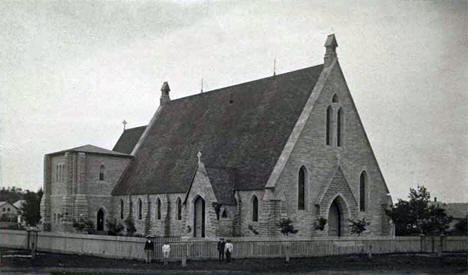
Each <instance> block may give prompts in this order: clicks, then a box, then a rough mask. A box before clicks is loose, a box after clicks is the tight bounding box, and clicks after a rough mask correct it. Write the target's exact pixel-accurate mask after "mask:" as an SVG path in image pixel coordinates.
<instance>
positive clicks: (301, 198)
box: [297, 166, 307, 210]
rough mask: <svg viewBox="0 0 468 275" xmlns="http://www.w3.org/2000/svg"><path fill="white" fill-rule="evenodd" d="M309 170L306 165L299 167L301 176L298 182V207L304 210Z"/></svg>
mask: <svg viewBox="0 0 468 275" xmlns="http://www.w3.org/2000/svg"><path fill="white" fill-rule="evenodd" d="M306 175H307V171H306V168H305V167H304V166H302V167H301V169H299V178H298V183H297V209H299V210H304V208H305V181H306Z"/></svg>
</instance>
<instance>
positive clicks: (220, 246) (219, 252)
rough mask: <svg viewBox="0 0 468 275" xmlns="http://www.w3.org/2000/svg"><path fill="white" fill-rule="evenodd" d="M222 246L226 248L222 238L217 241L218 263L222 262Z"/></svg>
mask: <svg viewBox="0 0 468 275" xmlns="http://www.w3.org/2000/svg"><path fill="white" fill-rule="evenodd" d="M224 246H226V242H225V241H224V239H223V238H220V239H219V241H218V259H219V261H220V262H222V261H224Z"/></svg>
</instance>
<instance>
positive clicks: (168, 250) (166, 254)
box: [162, 242, 171, 265]
mask: <svg viewBox="0 0 468 275" xmlns="http://www.w3.org/2000/svg"><path fill="white" fill-rule="evenodd" d="M162 253H163V258H164V264H165V265H166V264H167V259H168V258H169V254H170V253H171V246H170V245H169V244H168V243H167V242H166V243H164V245H163V246H162Z"/></svg>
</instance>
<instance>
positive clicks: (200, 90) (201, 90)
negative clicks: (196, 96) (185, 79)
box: [200, 78, 203, 94]
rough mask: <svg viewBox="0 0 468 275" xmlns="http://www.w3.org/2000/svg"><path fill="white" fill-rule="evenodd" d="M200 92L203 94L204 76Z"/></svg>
mask: <svg viewBox="0 0 468 275" xmlns="http://www.w3.org/2000/svg"><path fill="white" fill-rule="evenodd" d="M200 93H201V94H203V78H202V79H201V89H200Z"/></svg>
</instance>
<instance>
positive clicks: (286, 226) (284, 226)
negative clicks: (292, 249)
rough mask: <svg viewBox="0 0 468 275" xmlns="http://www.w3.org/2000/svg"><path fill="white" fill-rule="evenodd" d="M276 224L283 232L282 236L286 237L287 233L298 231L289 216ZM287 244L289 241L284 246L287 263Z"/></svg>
mask: <svg viewBox="0 0 468 275" xmlns="http://www.w3.org/2000/svg"><path fill="white" fill-rule="evenodd" d="M276 225H277V226H278V227H279V229H280V232H281V233H282V234H283V236H286V237H287V236H288V235H289V233H291V234H296V233H297V232H298V230H297V229H295V228H294V226H293V224H292V221H291V219H289V218H287V219H281V220H280V222H279V223H278V224H276ZM289 246H290V245H289V243H287V244H286V247H285V254H286V262H287V263H289Z"/></svg>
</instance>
